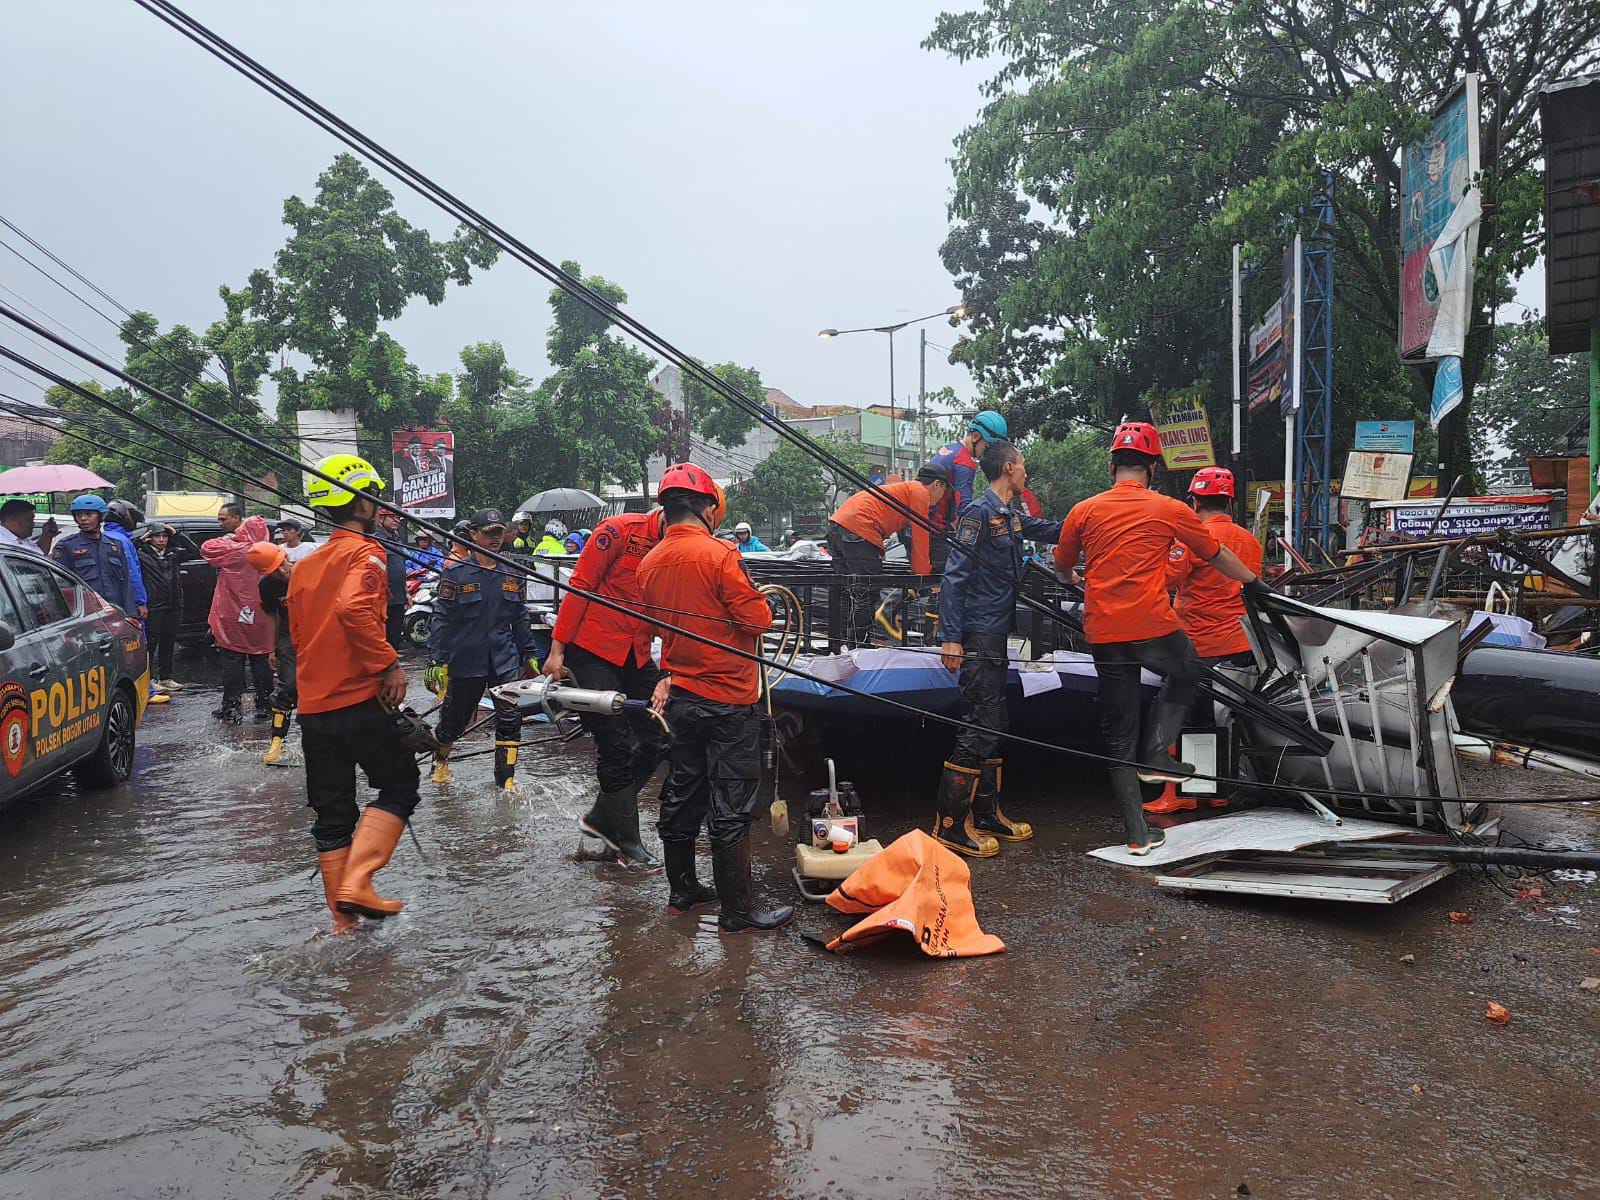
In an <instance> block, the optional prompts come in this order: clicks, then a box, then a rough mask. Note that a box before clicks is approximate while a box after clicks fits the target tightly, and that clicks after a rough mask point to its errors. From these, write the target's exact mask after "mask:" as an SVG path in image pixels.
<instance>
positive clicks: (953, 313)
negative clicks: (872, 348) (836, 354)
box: [817, 304, 967, 475]
mask: <svg viewBox="0 0 1600 1200" xmlns="http://www.w3.org/2000/svg"><path fill="white" fill-rule="evenodd" d="M966 315H967V306H966V305H965V304H952V305H951V306H950V307H949V308H945V309H941V310H940V311H938V312H936V313H929V314H928V315H927V316H925V317H912V318H911V319H910V320H909V321H900V322H897V323H896V324H894V325H863V326H861V327H860V328H858V329H819V330H818V331H817V336H818V337H820V338H836V337H842V336H844V335H845V334H847V333H886V334H888V335H889V473H890V474H891V475H892V474H894V470H895V458H896V451H897V450H898V449H899V444H898V442H897V441H896V436H895V435H896V430H895V425H896V421H895V412H896V409H895V405H896V401H895V394H894V335H895V334H897V333H899V332H900V331H901V330H902V329H904V328H906V327H907V326H908V325H920V324H922V322H924V321H932V320H935V319H936V318H938V317H954V318H955V319H956V320H958V321H959V320H961V319H962V318H963V317H965V316H966Z"/></svg>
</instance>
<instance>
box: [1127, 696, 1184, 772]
mask: <svg viewBox="0 0 1600 1200" xmlns="http://www.w3.org/2000/svg"><path fill="white" fill-rule="evenodd" d="M1188 711H1189V710H1188V706H1187V705H1184V704H1173V703H1171V702H1163V703H1159V704H1156V705H1153V706H1152V707H1151V709H1150V713H1149V715H1148V717H1147V718H1146V730H1145V736H1144V744H1143V746H1142V748H1141V749H1140V751H1139V761H1140V762H1141V763H1143V764H1144V765H1143V766H1142V767H1141V768H1140V770H1139V778H1140V779H1142V780H1144V781H1145V782H1146V783H1182V782H1183V781H1184V780H1185V779H1190V778H1193V776H1194V764H1193V763H1186V762H1179V761H1178V760H1177V759H1175V758H1173V757H1172V747H1173V746H1174V745H1175V744H1176V743H1177V741H1178V737H1179V735H1180V734H1182V732H1183V721H1184V718H1185V717H1186V716H1187V715H1188Z"/></svg>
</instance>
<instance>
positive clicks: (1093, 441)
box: [980, 428, 1111, 521]
mask: <svg viewBox="0 0 1600 1200" xmlns="http://www.w3.org/2000/svg"><path fill="white" fill-rule="evenodd" d="M1022 451H1023V454H1024V455H1025V456H1026V457H1027V462H1028V486H1029V487H1030V488H1031V489H1033V494H1034V495H1035V496H1037V497H1038V498H1039V503H1040V504H1041V505H1042V506H1043V507H1044V512H1045V515H1046V516H1047V517H1049V518H1051V519H1052V520H1057V521H1059V520H1060V519H1061V518H1063V517H1065V516H1066V515H1067V513H1068V512H1069V511H1071V509H1072V506H1073V505H1074V504H1076V503H1077V502H1078V501H1079V500H1082V499H1083V498H1084V497H1086V496H1092V495H1094V494H1095V493H1096V492H1103V491H1105V489H1106V488H1107V487H1109V486H1110V485H1111V477H1110V475H1109V474H1108V473H1107V470H1106V466H1107V464H1108V463H1109V462H1110V461H1111V439H1110V438H1109V437H1108V436H1106V434H1105V433H1103V432H1102V431H1101V430H1098V429H1084V428H1078V429H1074V430H1072V431H1070V432H1069V433H1067V434H1066V435H1065V436H1064V437H1059V438H1046V437H1035V438H1030V439H1028V440H1027V441H1026V442H1024V443H1023V445H1022ZM980 475H981V473H980Z"/></svg>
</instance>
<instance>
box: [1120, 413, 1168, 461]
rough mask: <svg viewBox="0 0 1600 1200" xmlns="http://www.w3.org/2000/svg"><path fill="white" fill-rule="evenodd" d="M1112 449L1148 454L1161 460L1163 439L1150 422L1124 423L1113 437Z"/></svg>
mask: <svg viewBox="0 0 1600 1200" xmlns="http://www.w3.org/2000/svg"><path fill="white" fill-rule="evenodd" d="M1111 449H1112V450H1113V451H1116V450H1133V451H1135V452H1137V453H1139V454H1148V455H1149V456H1150V457H1151V458H1160V457H1161V437H1160V435H1159V434H1157V433H1156V427H1155V426H1154V425H1151V424H1149V423H1148V422H1145V421H1124V422H1123V423H1122V424H1121V425H1118V426H1117V431H1116V432H1115V433H1113V434H1112V435H1111Z"/></svg>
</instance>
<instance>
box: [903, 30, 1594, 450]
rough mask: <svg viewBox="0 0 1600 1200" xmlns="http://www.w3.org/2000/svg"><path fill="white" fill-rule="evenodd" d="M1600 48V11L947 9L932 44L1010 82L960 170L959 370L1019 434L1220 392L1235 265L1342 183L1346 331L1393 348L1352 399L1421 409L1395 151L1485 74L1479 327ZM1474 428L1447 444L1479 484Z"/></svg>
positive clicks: (1337, 235) (1341, 290)
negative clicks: (1546, 94)
mask: <svg viewBox="0 0 1600 1200" xmlns="http://www.w3.org/2000/svg"><path fill="white" fill-rule="evenodd" d="M1597 35H1600V8H1597V7H1596V6H1595V5H1594V4H1593V3H1592V2H1588V0H1506V2H1503V3H1502V2H1491V3H1488V4H1485V5H1473V6H1455V7H1453V8H1450V9H1448V10H1443V9H1440V8H1438V6H1437V5H1434V4H1431V3H1426V2H1424V0H1382V3H1379V2H1378V0H1339V2H1338V3H1335V4H1333V5H1329V6H1322V7H1320V8H1313V9H1306V8H1304V7H1303V6H1301V5H1300V4H1298V3H1297V2H1294V0H1247V2H1240V3H1223V4H1210V3H1203V2H1202V0H1180V2H1179V3H1176V4H1156V3H1150V2H1149V0H1143V2H1136V3H1133V4H1121V5H1105V4H1099V3H1094V2H1092V0H986V3H984V4H983V5H982V6H981V7H979V8H978V9H977V10H976V11H971V12H964V13H947V14H944V15H942V16H941V17H940V18H939V19H938V21H937V23H936V25H935V27H934V30H933V33H932V34H931V36H930V37H929V39H928V40H927V42H926V43H925V44H926V45H927V46H929V47H930V48H933V49H938V50H943V51H946V52H948V53H950V54H952V55H954V56H955V57H957V58H959V59H961V60H963V61H967V60H975V59H984V58H993V59H995V60H997V61H998V63H999V67H998V70H997V72H996V74H995V75H994V77H993V78H992V79H991V80H990V82H989V83H988V85H987V86H986V89H985V94H986V96H987V103H986V104H985V106H984V108H983V110H982V112H981V114H980V117H979V120H978V122H977V123H976V124H975V125H974V126H973V127H972V128H970V129H968V130H967V131H966V133H964V134H963V135H962V137H961V138H960V140H959V142H958V147H957V155H956V158H955V160H954V165H955V178H956V191H955V199H954V202H953V205H952V215H953V216H954V217H955V218H956V220H957V224H956V227H955V228H954V229H953V230H952V232H951V234H950V236H949V238H948V239H947V240H946V242H945V245H944V248H943V253H944V257H945V261H946V264H947V266H948V267H949V268H950V270H951V271H952V273H953V274H954V275H955V276H956V278H957V280H958V281H959V283H960V285H961V287H962V291H963V294H964V298H965V299H966V301H967V303H968V306H969V322H970V324H969V331H970V337H969V338H968V339H966V340H964V341H963V343H962V344H961V346H960V347H959V348H958V351H959V357H960V358H961V359H962V361H965V362H967V363H968V365H969V366H971V367H972V369H973V370H974V371H975V372H976V373H977V374H978V375H979V377H980V378H981V379H984V380H987V381H989V382H991V383H992V384H994V385H995V386H996V387H998V388H999V390H1000V391H1001V393H1002V394H1003V395H1005V396H1006V397H1007V400H1008V405H1007V415H1008V418H1012V419H1014V420H1015V421H1016V423H1017V425H1018V430H1017V432H1019V433H1020V432H1024V431H1026V430H1027V429H1030V428H1040V427H1044V426H1046V425H1048V424H1049V423H1050V422H1052V421H1063V420H1070V419H1072V418H1098V419H1099V420H1102V421H1104V420H1113V419H1115V418H1117V417H1119V416H1122V415H1126V414H1131V413H1134V412H1137V411H1138V402H1139V397H1140V396H1141V395H1143V394H1145V393H1146V392H1147V391H1148V390H1149V389H1151V388H1156V389H1159V390H1165V389H1168V388H1172V387H1177V386H1183V385H1185V384H1187V383H1189V382H1191V381H1193V380H1194V379H1195V378H1196V376H1197V375H1200V376H1204V377H1216V378H1218V379H1219V381H1220V377H1221V376H1222V374H1223V371H1224V369H1225V361H1219V359H1221V360H1225V354H1226V350H1225V347H1226V345H1227V340H1228V328H1229V314H1228V311H1227V290H1228V261H1229V247H1230V246H1231V245H1232V244H1233V243H1234V242H1239V241H1242V242H1245V243H1246V244H1247V245H1248V246H1249V248H1250V255H1251V257H1252V258H1253V259H1254V260H1256V261H1258V262H1262V263H1265V262H1269V261H1272V260H1273V259H1274V258H1275V256H1276V254H1277V249H1278V247H1280V246H1281V245H1282V242H1283V240H1284V238H1285V237H1286V236H1287V233H1288V232H1289V231H1288V230H1286V229H1285V227H1284V222H1285V219H1286V218H1288V219H1293V218H1294V215H1295V214H1296V213H1297V212H1301V211H1302V210H1303V209H1304V207H1305V205H1306V204H1307V202H1308V200H1309V198H1310V197H1311V196H1313V195H1314V194H1315V193H1316V192H1317V190H1318V189H1319V187H1320V172H1321V171H1323V170H1327V171H1330V172H1332V173H1333V175H1334V177H1335V178H1336V197H1337V203H1336V223H1335V227H1334V231H1333V237H1334V241H1335V247H1336V256H1337V267H1336V270H1337V273H1338V275H1337V278H1338V285H1337V288H1336V292H1337V297H1336V309H1335V331H1336V332H1335V337H1336V339H1339V340H1340V342H1341V345H1343V344H1344V343H1345V342H1346V340H1347V339H1350V338H1351V337H1352V336H1353V335H1352V334H1351V333H1350V332H1349V330H1350V329H1351V327H1353V326H1354V327H1365V330H1366V332H1365V333H1363V334H1358V335H1354V336H1355V338H1356V340H1358V341H1361V342H1366V343H1371V344H1373V345H1386V346H1387V347H1388V351H1387V353H1382V354H1371V355H1365V354H1354V353H1341V354H1340V355H1339V358H1338V360H1337V366H1336V372H1337V387H1338V394H1339V396H1340V397H1341V398H1348V397H1352V396H1362V397H1366V398H1368V400H1369V401H1370V402H1372V403H1374V404H1377V403H1381V404H1382V405H1384V406H1385V407H1391V408H1393V409H1399V410H1400V411H1389V412H1385V413H1382V414H1381V415H1384V416H1393V417H1400V416H1410V415H1412V410H1413V409H1415V408H1416V407H1418V405H1419V401H1421V400H1423V399H1424V398H1425V395H1426V390H1427V389H1426V381H1425V380H1422V379H1420V378H1419V373H1418V372H1416V371H1414V370H1411V369H1405V368H1400V367H1398V366H1397V365H1396V364H1395V363H1394V361H1393V358H1394V355H1393V345H1394V338H1395V330H1396V328H1397V325H1398V311H1397V297H1396V287H1395V281H1396V280H1397V279H1398V278H1399V263H1398V242H1399V238H1398V232H1399V213H1398V184H1399V148H1400V146H1401V145H1402V144H1403V143H1404V142H1406V141H1409V140H1411V139H1414V138H1415V137H1417V136H1418V135H1420V133H1421V132H1422V131H1423V130H1424V129H1425V128H1426V123H1427V119H1428V115H1429V113H1430V111H1431V109H1432V107H1433V106H1434V105H1435V104H1436V103H1437V101H1438V100H1439V99H1441V98H1442V96H1441V92H1442V89H1443V88H1445V87H1447V86H1448V85H1449V84H1450V82H1452V81H1453V80H1454V79H1456V78H1457V77H1459V76H1460V75H1461V74H1462V73H1463V72H1465V71H1477V72H1479V73H1481V74H1482V75H1483V77H1484V80H1485V84H1486V86H1485V89H1484V98H1485V99H1484V125H1485V131H1484V143H1485V146H1486V147H1490V148H1492V150H1493V153H1492V155H1491V156H1489V158H1486V166H1489V167H1492V168H1493V169H1492V170H1489V171H1486V172H1485V178H1484V179H1483V180H1482V184H1483V187H1484V193H1485V201H1486V202H1487V204H1488V205H1489V206H1491V207H1490V208H1489V209H1488V215H1487V217H1486V219H1485V223H1484V228H1483V231H1482V236H1481V239H1480V251H1479V261H1478V264H1477V266H1478V275H1477V298H1478V306H1479V310H1480V312H1479V319H1478V320H1477V321H1475V322H1474V324H1475V325H1480V326H1486V325H1487V324H1488V321H1487V315H1488V314H1489V313H1491V312H1492V311H1493V310H1494V307H1495V306H1496V305H1497V304H1499V303H1500V302H1502V301H1503V300H1504V299H1505V297H1506V296H1507V295H1508V293H1509V281H1510V280H1511V279H1512V278H1514V276H1515V275H1516V274H1517V273H1518V272H1519V271H1520V270H1522V269H1524V268H1525V267H1527V266H1528V265H1529V264H1530V263H1531V262H1532V261H1533V258H1534V256H1535V254H1536V251H1537V238H1538V233H1539V217H1540V211H1541V203H1542V196H1541V185H1540V180H1539V176H1538V172H1537V170H1536V166H1537V163H1538V155H1539V149H1538V130H1537V127H1536V120H1535V117H1536V109H1537V105H1536V97H1537V93H1538V91H1539V89H1540V88H1541V87H1542V86H1544V85H1545V84H1546V83H1549V82H1550V81H1552V80H1554V79H1556V78H1560V77H1563V76H1565V75H1569V74H1575V73H1578V72H1580V71H1582V70H1585V69H1589V68H1590V67H1592V65H1593V64H1595V63H1596V62H1597V61H1600V40H1597ZM1264 274H1267V273H1266V272H1264ZM1273 282H1275V281H1270V280H1264V284H1265V286H1267V287H1270V286H1272V283H1273ZM1264 307H1265V304H1264V303H1263V304H1261V305H1260V306H1259V307H1252V308H1251V310H1250V311H1252V312H1257V311H1260V308H1264ZM1485 351H1486V343H1485V341H1484V339H1482V338H1481V337H1480V338H1475V339H1474V341H1473V344H1472V345H1471V346H1469V354H1468V357H1467V361H1466V362H1465V364H1464V366H1465V369H1466V375H1467V383H1468V387H1469V395H1470V389H1471V387H1472V385H1473V384H1474V383H1475V382H1476V379H1477V377H1478V374H1479V372H1480V369H1481V366H1482V363H1483V358H1484V353H1485ZM1213 392H1214V394H1215V395H1219V396H1220V395H1222V394H1225V393H1224V392H1223V390H1222V389H1220V388H1214V389H1213ZM1341 402H1342V400H1341ZM1458 412H1459V416H1458V417H1456V418H1453V419H1452V420H1450V421H1447V422H1446V428H1445V430H1444V431H1443V432H1444V433H1445V434H1446V437H1445V439H1444V442H1445V450H1444V453H1445V455H1446V457H1447V458H1448V459H1449V460H1450V462H1452V463H1454V464H1456V466H1457V468H1458V469H1460V468H1463V467H1465V466H1466V464H1467V461H1468V457H1469V451H1468V447H1467V443H1466V437H1465V429H1466V427H1467V421H1466V418H1467V412H1466V411H1463V410H1458ZM1341 421H1343V414H1341ZM1265 424H1270V422H1265ZM1271 436H1272V432H1271V430H1267V437H1268V438H1269V439H1270V437H1271ZM1279 436H1281V435H1279Z"/></svg>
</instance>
